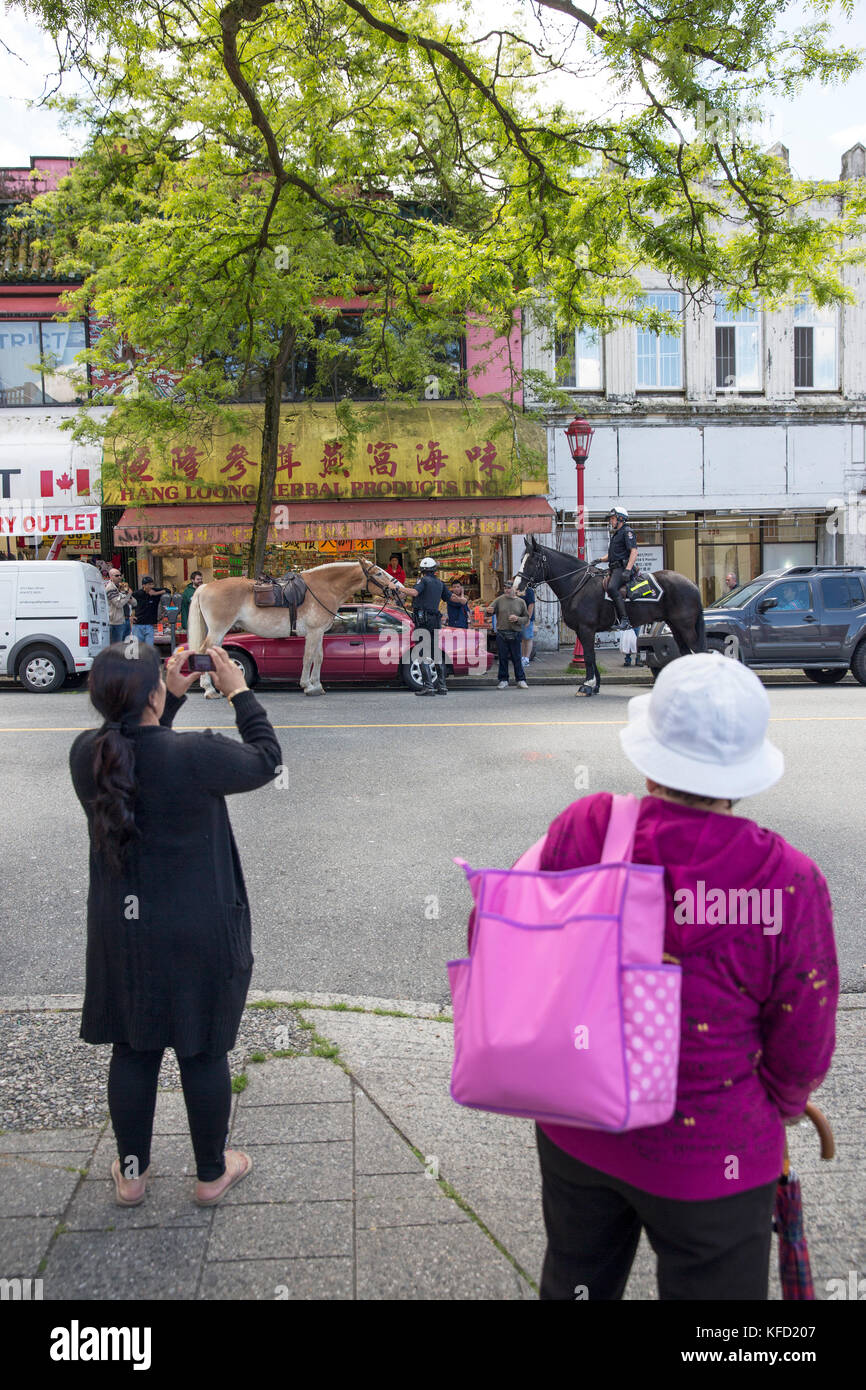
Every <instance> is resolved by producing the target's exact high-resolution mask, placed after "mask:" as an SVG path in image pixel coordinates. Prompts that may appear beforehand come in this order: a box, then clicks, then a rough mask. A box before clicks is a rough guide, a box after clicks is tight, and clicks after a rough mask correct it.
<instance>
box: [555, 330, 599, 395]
mask: <svg viewBox="0 0 866 1390" xmlns="http://www.w3.org/2000/svg"><path fill="white" fill-rule="evenodd" d="M554 355H555V362H556V382H557V385H558V386H564V387H566V388H569V387H570V388H572V389H575V388H576V389H577V390H579V391H600V390H601V386H602V366H601V334H600V333H599V332H598V329H596V328H578V329H577V330H576V331H575V332H574V333H557V335H556V342H555V348H554Z"/></svg>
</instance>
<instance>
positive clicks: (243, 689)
mask: <svg viewBox="0 0 866 1390" xmlns="http://www.w3.org/2000/svg"><path fill="white" fill-rule="evenodd" d="M248 690H249V686H248V685H242V686H241V688H240V690H233V691H232V693H231V695H227V696H226V699H227V700H228V702H229V704H231V702H232V700H233V699H234V698H235V696H236V695H245V694H246V692H247V691H248Z"/></svg>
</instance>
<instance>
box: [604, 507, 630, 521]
mask: <svg viewBox="0 0 866 1390" xmlns="http://www.w3.org/2000/svg"><path fill="white" fill-rule="evenodd" d="M608 516H621V517H622V519H623V521H628V512H627V511H626V509H625V507H611V509H610V511H609V512H608Z"/></svg>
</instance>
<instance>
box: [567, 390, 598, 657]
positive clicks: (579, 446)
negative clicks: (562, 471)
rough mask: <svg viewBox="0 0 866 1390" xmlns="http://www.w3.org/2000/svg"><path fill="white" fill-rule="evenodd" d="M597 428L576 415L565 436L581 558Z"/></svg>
mask: <svg viewBox="0 0 866 1390" xmlns="http://www.w3.org/2000/svg"><path fill="white" fill-rule="evenodd" d="M594 434H595V430H594V429H593V428H592V425H591V424H590V423H589V421H588V420H584V419H583V417H582V416H581V415H576V416H575V418H574V419H573V420H572V422H571V424H570V425H568V426H567V428H566V431H565V437H566V439H567V440H568V448H569V452H570V454H571V457H572V458H573V459H574V462H575V464H576V465H577V554H578V557H579V559H581V560H585V559H586V512H585V509H584V505H583V470H584V466H585V464H586V460H587V459H588V458H589V451H590V447H591V445H592V436H593V435H594ZM571 659H572V661H573V662H577V661H582V660H583V659H584V656H583V647H582V646H581V644H580V638H577V639H576V641H575V643H574V654H573V656H572V658H571Z"/></svg>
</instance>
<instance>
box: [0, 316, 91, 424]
mask: <svg viewBox="0 0 866 1390" xmlns="http://www.w3.org/2000/svg"><path fill="white" fill-rule="evenodd" d="M85 346H86V341H85V335H84V324H83V323H52V322H47V321H46V322H40V321H39V320H32V321H31V322H27V321H26V320H24V319H7V320H0V406H4V405H66V404H72V403H74V402H76V401H80V400H81V399H82V396H81V393H80V392H76V388H75V386H74V384H73V382H72V380H71V373H72V372H74V371H77V372H78V374H79V375H80V374H81V372H82V368H81V367H80V366H79V367H77V368H76V367H75V365H74V359H75V355H76V353H79V352H82V351H83V350H84V348H85ZM40 362H41V363H42V366H41V367H40V365H39V364H40Z"/></svg>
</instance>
